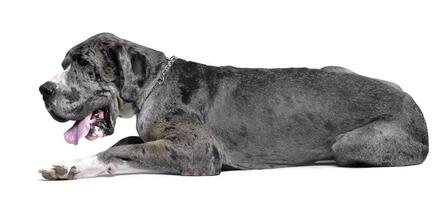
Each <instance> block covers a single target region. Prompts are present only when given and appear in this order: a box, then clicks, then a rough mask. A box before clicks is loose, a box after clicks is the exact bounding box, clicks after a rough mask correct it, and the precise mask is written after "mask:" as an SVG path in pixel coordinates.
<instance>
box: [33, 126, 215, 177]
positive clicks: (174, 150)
mask: <svg viewBox="0 0 437 200" xmlns="http://www.w3.org/2000/svg"><path fill="white" fill-rule="evenodd" d="M171 130H172V131H173V132H175V131H174V130H175V129H171ZM190 130H191V129H190ZM204 135H205V134H202V135H200V134H197V133H189V134H183V133H176V132H175V133H174V134H167V136H166V137H165V138H163V139H159V140H155V141H151V142H145V143H134V144H127V143H124V142H122V141H120V142H119V143H118V144H120V145H114V146H113V147H111V148H109V149H108V150H106V151H104V152H101V153H98V154H97V155H95V156H92V157H90V158H87V159H80V160H76V161H74V162H72V163H70V164H68V165H64V166H54V167H53V168H52V169H50V170H42V171H41V173H42V175H43V177H44V178H46V179H49V180H59V179H77V178H86V177H95V176H98V175H103V174H117V173H134V172H143V171H145V170H159V171H161V172H167V173H175V174H181V175H195V176H198V175H217V174H220V171H221V166H222V154H221V153H220V152H221V150H220V147H219V146H218V145H215V143H214V142H213V141H212V140H210V139H208V138H207V137H206V136H204ZM125 141H126V140H125ZM134 141H136V142H139V141H138V140H134Z"/></svg>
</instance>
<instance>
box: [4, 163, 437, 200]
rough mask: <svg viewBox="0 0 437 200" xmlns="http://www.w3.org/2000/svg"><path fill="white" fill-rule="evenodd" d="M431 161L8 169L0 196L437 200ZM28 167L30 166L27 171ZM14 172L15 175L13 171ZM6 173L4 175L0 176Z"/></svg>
mask: <svg viewBox="0 0 437 200" xmlns="http://www.w3.org/2000/svg"><path fill="white" fill-rule="evenodd" d="M431 162H433V160H431V159H430V160H428V161H427V162H426V163H425V164H423V165H419V166H413V167H399V168H340V167H335V166H326V165H319V166H305V167H292V168H283V169H274V170H252V171H231V172H223V173H222V174H221V175H219V176H213V177H182V176H174V175H161V174H135V175H119V176H113V177H99V178H90V179H82V180H74V181H57V182H50V181H45V180H41V179H40V177H39V175H38V174H37V173H31V174H30V173H28V172H29V171H21V173H22V174H16V173H17V172H12V171H10V172H9V173H8V177H7V178H8V181H9V183H7V185H5V184H6V183H5V182H3V186H2V187H3V189H2V190H3V191H2V192H1V193H0V194H1V195H2V196H4V197H9V198H1V199H10V198H11V197H14V198H13V199H29V198H32V199H74V200H78V199H95V198H97V199H137V198H141V199H321V198H323V199H354V200H359V199H363V200H364V199H365V200H369V199H420V200H424V199H435V198H436V197H437V195H436V191H435V186H436V178H437V177H436V172H435V169H436V165H435V164H434V163H431ZM30 171H32V170H30ZM14 174H15V175H14ZM2 177H3V178H4V176H2Z"/></svg>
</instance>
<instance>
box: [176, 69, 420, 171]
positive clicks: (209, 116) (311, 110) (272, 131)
mask: <svg viewBox="0 0 437 200" xmlns="http://www.w3.org/2000/svg"><path fill="white" fill-rule="evenodd" d="M183 65H185V66H181V69H180V70H181V71H182V73H181V74H185V75H187V76H189V77H187V79H188V78H190V81H191V82H192V83H194V82H195V83H196V85H198V88H195V90H191V91H190V93H191V94H190V96H189V97H185V99H190V101H189V102H186V103H187V104H188V105H191V106H193V108H194V109H195V110H196V109H197V110H199V113H202V118H203V120H204V122H205V124H206V125H207V126H208V127H209V128H210V129H211V130H212V132H213V134H214V135H215V136H216V138H217V139H218V140H220V141H223V142H222V143H223V144H224V145H225V147H224V150H225V151H226V155H227V158H226V159H227V163H229V164H230V165H233V166H234V167H238V168H270V167H279V166H284V165H299V164H305V163H309V162H313V161H317V160H323V159H333V156H334V154H333V152H332V149H331V146H332V144H333V143H334V142H335V141H336V138H337V136H338V135H339V134H343V133H345V132H348V131H351V130H353V129H356V128H359V127H362V126H364V125H366V124H369V123H371V122H373V121H376V120H379V119H383V118H391V117H394V116H398V115H400V113H402V112H403V110H404V101H405V100H404V99H405V98H410V97H409V96H408V95H407V94H406V93H404V92H403V91H401V90H400V89H399V87H394V86H393V85H392V84H387V83H386V82H384V81H381V80H377V79H372V78H368V77H364V76H361V75H357V74H355V73H353V72H350V71H348V72H343V71H338V70H335V71H332V70H320V69H308V68H277V69H247V68H245V69H243V68H234V67H211V66H206V65H201V64H197V63H193V62H186V63H184V64H183ZM183 71H185V72H183ZM183 76H184V75H182V77H183ZM191 89H193V88H191ZM182 98H184V97H182ZM411 101H412V100H411ZM417 117H419V118H422V119H423V117H422V116H417ZM422 126H424V125H422ZM425 128H426V127H425Z"/></svg>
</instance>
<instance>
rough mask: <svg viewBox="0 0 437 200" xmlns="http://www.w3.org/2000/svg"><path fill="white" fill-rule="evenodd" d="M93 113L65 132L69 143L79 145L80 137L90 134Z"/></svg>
mask: <svg viewBox="0 0 437 200" xmlns="http://www.w3.org/2000/svg"><path fill="white" fill-rule="evenodd" d="M91 115H92V114H89V115H88V116H86V117H85V118H84V119H82V120H81V121H76V122H75V123H74V125H73V126H72V127H71V128H70V129H68V131H67V132H65V133H64V138H65V141H66V142H67V143H69V144H74V145H77V143H78V142H79V139H80V138H82V137H84V136H85V135H86V134H88V132H89V131H90V124H91V121H90V119H91Z"/></svg>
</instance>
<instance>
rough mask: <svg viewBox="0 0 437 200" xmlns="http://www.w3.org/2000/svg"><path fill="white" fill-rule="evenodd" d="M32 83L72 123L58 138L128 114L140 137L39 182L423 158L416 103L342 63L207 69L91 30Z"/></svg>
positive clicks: (402, 162) (54, 170) (105, 126)
mask: <svg viewBox="0 0 437 200" xmlns="http://www.w3.org/2000/svg"><path fill="white" fill-rule="evenodd" d="M62 67H63V68H64V71H63V72H62V73H60V74H59V75H57V76H56V77H55V78H53V80H50V81H48V82H46V83H44V84H43V85H41V86H40V87H39V90H40V92H41V94H42V96H43V100H44V102H45V106H46V108H47V111H48V112H49V113H50V115H51V116H52V117H53V118H54V119H55V120H57V121H59V122H66V121H70V120H71V121H75V123H74V125H73V127H71V128H70V129H69V130H68V131H67V132H65V134H64V137H65V140H66V142H68V143H70V144H78V143H79V140H80V139H82V138H87V139H89V140H94V139H97V138H100V137H105V136H108V135H111V134H112V133H113V132H114V126H115V123H116V120H117V117H123V118H129V117H132V116H134V115H136V118H137V119H136V129H137V131H138V135H139V136H138V137H136V136H131V137H127V138H124V139H122V140H120V141H119V142H117V143H116V144H115V145H114V146H112V147H110V148H109V149H107V150H105V151H103V152H100V153H97V154H96V155H94V156H91V157H88V158H85V159H77V160H73V161H71V162H66V163H62V164H55V165H53V167H50V168H47V169H43V170H40V173H41V174H42V176H43V177H44V178H45V179H48V180H64V179H78V178H87V177H95V176H99V175H103V174H117V173H134V172H135V173H138V172H143V171H146V170H157V171H159V172H162V173H169V174H178V175H186V176H203V175H207V176H209V175H218V174H220V172H221V171H224V170H238V169H268V168H278V167H286V166H298V165H308V164H312V163H315V162H318V161H324V160H333V161H335V163H336V164H337V165H338V166H345V167H354V166H366V167H391V166H408V165H417V164H420V163H422V162H423V161H424V160H425V158H426V156H427V154H428V133H427V127H426V123H425V120H424V117H423V115H422V112H421V110H420V109H419V107H418V106H417V105H416V103H415V102H414V100H413V99H412V98H411V97H410V96H409V95H408V94H407V93H405V92H404V91H403V90H402V89H401V88H400V87H399V86H398V85H396V84H394V83H391V82H388V81H383V80H378V79H374V78H369V77H365V76H362V75H358V74H356V73H354V72H352V71H350V70H348V69H346V68H342V67H336V66H328V67H323V68H321V69H310V68H273V69H264V68H251V69H249V68H236V67H232V66H223V67H214V66H208V65H204V64H200V63H196V62H191V61H186V60H183V59H180V58H176V57H171V58H167V57H166V55H165V54H164V53H162V52H160V51H156V50H154V49H151V48H147V47H144V46H141V45H138V44H136V43H133V42H130V41H128V40H125V39H121V38H119V37H117V36H115V35H113V34H110V33H100V34H97V35H95V36H92V37H91V38H89V39H87V40H86V41H84V42H82V43H80V44H78V45H77V46H75V47H73V48H72V49H71V50H70V51H68V53H67V54H66V56H65V59H64V60H63V62H62Z"/></svg>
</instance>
